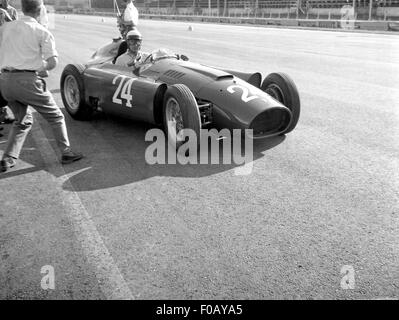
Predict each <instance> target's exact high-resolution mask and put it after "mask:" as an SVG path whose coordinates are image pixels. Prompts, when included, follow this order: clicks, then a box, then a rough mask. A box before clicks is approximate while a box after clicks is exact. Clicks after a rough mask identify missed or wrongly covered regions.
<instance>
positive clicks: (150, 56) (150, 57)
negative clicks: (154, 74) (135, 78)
mask: <svg viewBox="0 0 399 320" xmlns="http://www.w3.org/2000/svg"><path fill="white" fill-rule="evenodd" d="M148 59H150V61H151V62H154V60H153V59H152V53H150V54H149V55H148V57H147V58H145V59H144V61H143V64H144V63H147V62H148V61H147V60H148Z"/></svg>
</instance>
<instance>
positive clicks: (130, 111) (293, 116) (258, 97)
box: [61, 39, 300, 147]
mask: <svg viewBox="0 0 399 320" xmlns="http://www.w3.org/2000/svg"><path fill="white" fill-rule="evenodd" d="M120 48H126V44H125V42H124V41H123V40H121V39H115V40H113V41H112V43H110V44H108V45H106V46H104V47H102V48H100V49H99V50H97V51H96V52H95V53H94V54H93V56H92V58H91V59H90V60H89V61H88V62H87V63H86V64H85V65H81V64H69V65H67V66H66V67H65V68H64V70H63V72H62V75H61V96H62V100H63V103H64V105H65V107H66V110H67V111H68V112H69V114H70V115H71V116H72V117H73V118H75V119H79V120H85V119H90V117H91V115H92V114H93V113H94V112H95V111H97V110H100V111H103V112H106V113H111V114H116V115H120V116H123V117H127V118H131V119H136V120H141V121H146V122H150V123H153V124H155V125H163V126H164V128H165V130H166V132H167V133H168V138H169V139H170V140H171V141H176V143H175V146H176V147H178V145H179V144H181V143H182V142H183V138H182V136H181V132H182V129H183V128H190V129H192V130H194V131H195V133H196V134H197V137H200V129H201V128H210V127H215V128H218V129H222V128H227V129H252V134H251V138H254V139H255V138H265V137H271V136H275V135H280V134H285V133H288V132H290V131H292V130H293V129H294V128H295V126H296V124H297V122H298V119H299V114H300V99H299V94H298V91H297V88H296V86H295V84H294V82H293V81H292V80H291V79H290V77H289V76H288V75H286V74H284V73H272V74H269V75H268V76H267V77H266V78H265V79H264V80H263V82H262V76H261V74H260V73H245V72H237V71H229V70H222V69H219V68H215V67H210V66H205V65H202V64H198V63H193V62H191V61H188V58H187V57H185V56H183V55H182V56H181V55H177V54H173V53H170V52H169V51H168V50H165V49H159V50H155V51H153V52H152V53H151V54H150V55H149V56H148V57H147V58H146V59H145V61H144V62H143V63H142V64H141V66H140V67H139V68H136V69H135V70H133V69H132V68H128V67H123V66H118V65H115V64H114V61H115V59H116V56H117V55H118V54H121V52H123V51H124V50H120ZM198 143H199V138H198Z"/></svg>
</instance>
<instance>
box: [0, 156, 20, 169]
mask: <svg viewBox="0 0 399 320" xmlns="http://www.w3.org/2000/svg"><path fill="white" fill-rule="evenodd" d="M16 164H17V159H15V158H13V157H8V156H6V157H4V158H3V160H1V162H0V166H1V171H2V172H6V171H7V170H8V169H11V168H12V167H14V166H15V165H16Z"/></svg>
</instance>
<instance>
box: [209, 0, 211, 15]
mask: <svg viewBox="0 0 399 320" xmlns="http://www.w3.org/2000/svg"><path fill="white" fill-rule="evenodd" d="M208 15H211V0H208Z"/></svg>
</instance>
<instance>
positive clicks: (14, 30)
mask: <svg viewBox="0 0 399 320" xmlns="http://www.w3.org/2000/svg"><path fill="white" fill-rule="evenodd" d="M54 56H58V53H57V50H56V48H55V41H54V37H53V35H52V34H51V32H50V31H48V30H47V29H46V28H45V27H43V26H42V25H41V24H39V23H38V22H37V21H36V20H35V19H34V18H32V17H29V16H23V17H21V19H20V20H16V21H11V22H7V23H5V24H4V25H3V26H1V27H0V69H2V68H13V69H20V70H37V69H39V68H40V67H41V66H42V65H43V61H44V60H47V59H48V58H51V57H54Z"/></svg>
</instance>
